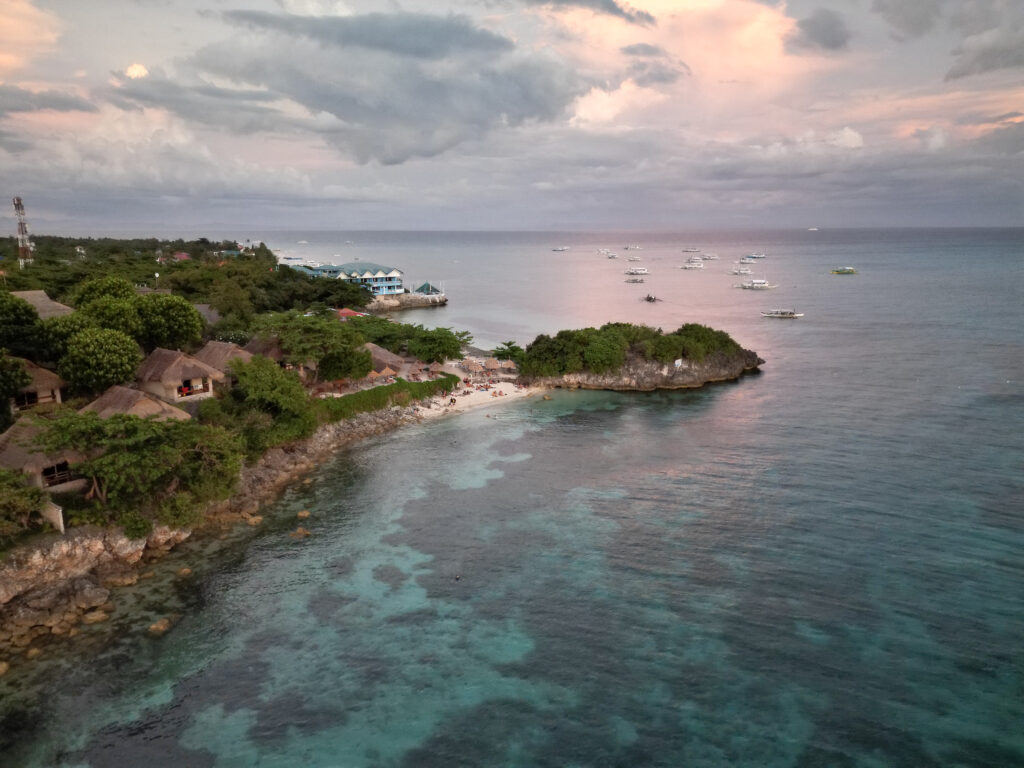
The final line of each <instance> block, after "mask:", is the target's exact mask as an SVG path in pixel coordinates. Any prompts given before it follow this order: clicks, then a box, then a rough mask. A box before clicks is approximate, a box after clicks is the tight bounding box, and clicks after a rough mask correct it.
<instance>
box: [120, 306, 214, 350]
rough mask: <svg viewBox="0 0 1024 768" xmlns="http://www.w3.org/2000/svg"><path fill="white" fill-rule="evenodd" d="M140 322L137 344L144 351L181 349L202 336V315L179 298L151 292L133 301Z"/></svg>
mask: <svg viewBox="0 0 1024 768" xmlns="http://www.w3.org/2000/svg"><path fill="white" fill-rule="evenodd" d="M135 309H136V311H137V312H138V316H139V320H140V323H141V333H140V335H139V336H137V337H136V338H138V340H139V342H140V343H141V344H142V346H143V347H144V348H145V349H148V350H153V349H156V348H157V347H166V348H168V349H183V348H185V347H187V346H189V345H190V344H194V343H196V342H198V341H199V340H200V339H201V338H202V334H203V318H202V315H200V314H199V312H198V311H197V310H196V308H195V307H193V306H192V305H191V304H190V303H189V302H188V301H187V300H185V299H183V298H182V297H181V296H172V295H169V294H166V293H150V294H146V295H144V296H139V297H138V298H137V299H136V300H135Z"/></svg>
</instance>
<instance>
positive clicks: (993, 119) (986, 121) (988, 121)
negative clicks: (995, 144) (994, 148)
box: [956, 112, 1024, 125]
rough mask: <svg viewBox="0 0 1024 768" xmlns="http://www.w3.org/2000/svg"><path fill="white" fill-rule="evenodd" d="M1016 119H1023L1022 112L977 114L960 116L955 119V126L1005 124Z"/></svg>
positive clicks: (1023, 114) (1023, 113)
mask: <svg viewBox="0 0 1024 768" xmlns="http://www.w3.org/2000/svg"><path fill="white" fill-rule="evenodd" d="M1016 117H1024V112H1004V113H1003V114H1001V115H979V114H977V113H974V114H970V115H962V116H961V117H958V118H957V119H956V124H957V125H995V124H996V123H1005V122H1007V121H1009V120H1013V119H1014V118H1016Z"/></svg>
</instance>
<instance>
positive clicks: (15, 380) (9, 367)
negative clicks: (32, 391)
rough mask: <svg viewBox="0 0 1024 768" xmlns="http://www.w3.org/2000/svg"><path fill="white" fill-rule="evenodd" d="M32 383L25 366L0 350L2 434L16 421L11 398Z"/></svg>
mask: <svg viewBox="0 0 1024 768" xmlns="http://www.w3.org/2000/svg"><path fill="white" fill-rule="evenodd" d="M30 383H32V377H31V376H29V375H28V371H26V370H25V366H24V364H23V363H22V362H21V361H20V360H16V359H15V358H13V357H11V356H9V355H8V354H7V350H6V349H0V432H3V431H4V430H6V429H7V428H8V427H9V426H11V423H12V422H13V421H14V417H13V415H12V414H11V398H13V397H14V396H15V395H17V394H18V392H20V391H21V389H22V387H27V386H28V385H29V384H30Z"/></svg>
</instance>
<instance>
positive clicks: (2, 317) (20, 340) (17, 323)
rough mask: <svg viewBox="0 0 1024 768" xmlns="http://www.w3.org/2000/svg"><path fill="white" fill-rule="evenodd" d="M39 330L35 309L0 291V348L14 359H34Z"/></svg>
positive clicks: (6, 292)
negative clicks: (5, 350) (6, 350)
mask: <svg viewBox="0 0 1024 768" xmlns="http://www.w3.org/2000/svg"><path fill="white" fill-rule="evenodd" d="M39 330H40V322H39V315H37V314H36V310H35V308H34V307H33V306H32V305H31V304H29V303H28V302H27V301H25V300H24V299H20V298H18V297H17V296H12V295H11V294H10V293H9V292H8V291H0V347H4V348H6V349H8V350H9V351H10V353H11V354H12V355H14V356H15V357H29V358H31V357H34V353H35V348H36V345H37V344H38V343H39Z"/></svg>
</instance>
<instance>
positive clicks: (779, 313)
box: [761, 309, 804, 320]
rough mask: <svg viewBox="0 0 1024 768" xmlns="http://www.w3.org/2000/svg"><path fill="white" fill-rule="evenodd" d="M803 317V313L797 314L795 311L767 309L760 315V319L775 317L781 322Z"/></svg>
mask: <svg viewBox="0 0 1024 768" xmlns="http://www.w3.org/2000/svg"><path fill="white" fill-rule="evenodd" d="M803 316H804V313H803V312H797V311H796V310H795V309H767V310H765V311H763V312H762V313H761V317H777V318H779V319H781V320H795V319H796V318H798V317H803Z"/></svg>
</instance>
